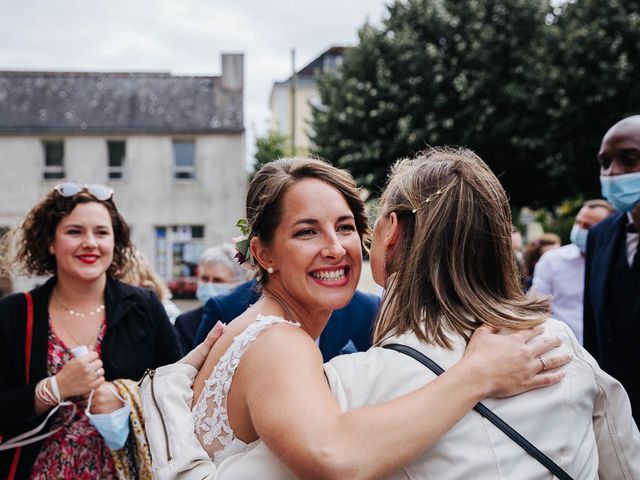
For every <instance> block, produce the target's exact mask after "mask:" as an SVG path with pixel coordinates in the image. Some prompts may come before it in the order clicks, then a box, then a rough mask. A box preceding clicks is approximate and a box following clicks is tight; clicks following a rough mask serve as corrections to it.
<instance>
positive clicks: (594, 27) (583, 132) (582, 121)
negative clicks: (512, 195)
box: [547, 0, 640, 198]
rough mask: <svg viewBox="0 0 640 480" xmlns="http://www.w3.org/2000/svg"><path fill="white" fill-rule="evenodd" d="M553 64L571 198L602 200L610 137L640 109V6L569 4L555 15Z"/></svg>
mask: <svg viewBox="0 0 640 480" xmlns="http://www.w3.org/2000/svg"><path fill="white" fill-rule="evenodd" d="M547 39H548V42H549V43H548V48H547V51H548V56H549V61H550V62H551V63H553V64H554V65H556V66H557V68H556V72H557V74H556V75H555V76H554V77H553V78H552V81H551V83H550V86H549V88H550V91H551V92H552V93H553V95H554V96H555V99H556V105H555V106H554V108H553V109H552V110H551V112H550V117H551V122H550V123H551V124H552V125H553V129H552V130H551V140H550V145H551V146H552V148H553V152H554V154H555V163H556V165H558V166H559V167H560V168H559V169H558V170H557V171H556V174H557V176H558V177H559V181H560V188H562V189H563V190H564V191H565V192H566V196H567V197H570V196H575V195H576V194H582V195H583V196H584V197H586V198H593V197H599V196H600V186H599V183H598V164H597V161H596V154H597V152H598V149H599V146H600V141H601V140H602V136H603V135H604V133H605V132H606V131H607V129H608V128H609V127H611V126H612V125H613V124H614V123H615V122H617V121H618V120H620V119H622V118H624V117H626V116H628V115H632V114H637V113H639V109H640V82H639V81H638V79H640V64H639V63H638V59H640V2H639V1H637V0H610V1H600V0H579V1H575V0H572V1H569V2H566V3H564V4H562V7H560V8H557V9H556V10H555V11H554V16H553V23H552V28H551V33H550V35H549V36H548V38H547Z"/></svg>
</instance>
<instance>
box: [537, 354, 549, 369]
mask: <svg viewBox="0 0 640 480" xmlns="http://www.w3.org/2000/svg"><path fill="white" fill-rule="evenodd" d="M538 359H539V360H540V363H542V370H540V371H541V372H544V371H545V370H546V369H547V362H545V361H544V358H542V357H538Z"/></svg>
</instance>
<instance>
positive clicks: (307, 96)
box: [269, 47, 345, 152]
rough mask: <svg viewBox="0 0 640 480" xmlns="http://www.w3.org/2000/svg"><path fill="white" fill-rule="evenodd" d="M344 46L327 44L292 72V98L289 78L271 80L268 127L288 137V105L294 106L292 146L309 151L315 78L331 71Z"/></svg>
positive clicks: (317, 102)
mask: <svg viewBox="0 0 640 480" xmlns="http://www.w3.org/2000/svg"><path fill="white" fill-rule="evenodd" d="M344 51H345V47H331V48H329V49H328V50H326V51H324V52H323V53H322V54H321V55H320V56H318V57H317V58H316V59H314V60H313V61H312V62H311V63H309V64H308V65H306V66H305V67H304V68H302V69H301V70H299V71H298V72H297V74H296V85H295V86H296V88H295V98H294V101H293V102H292V101H291V100H292V88H291V83H292V78H291V77H289V78H288V79H287V80H284V81H282V82H275V83H274V84H273V88H272V89H271V97H270V99H269V108H270V109H271V125H270V129H271V131H275V132H278V133H280V134H282V135H285V136H287V137H289V139H291V136H292V129H291V119H292V106H294V107H295V122H294V123H295V125H294V126H295V128H294V132H295V134H294V135H295V150H296V151H299V152H306V151H309V150H310V148H311V140H310V131H311V118H312V116H311V108H312V106H315V107H319V106H320V105H321V102H320V95H319V93H318V87H317V84H316V78H317V77H318V76H319V75H323V74H324V73H327V72H332V71H333V70H335V69H336V67H337V66H338V65H340V63H342V56H343V54H344Z"/></svg>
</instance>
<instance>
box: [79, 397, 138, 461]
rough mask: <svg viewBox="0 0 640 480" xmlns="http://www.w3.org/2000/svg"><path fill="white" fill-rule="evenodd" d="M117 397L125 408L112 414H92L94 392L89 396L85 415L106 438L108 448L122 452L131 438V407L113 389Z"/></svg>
mask: <svg viewBox="0 0 640 480" xmlns="http://www.w3.org/2000/svg"><path fill="white" fill-rule="evenodd" d="M113 391H114V393H115V394H116V396H117V397H118V398H119V399H120V400H122V401H123V402H124V406H123V407H121V408H119V409H118V410H114V411H113V412H111V413H91V412H90V411H89V409H90V408H91V400H92V399H93V391H91V394H90V395H89V401H88V402H87V408H86V409H85V411H84V413H85V414H86V415H87V417H88V418H89V422H91V425H93V426H94V427H95V428H96V430H98V432H99V433H100V435H102V438H104V441H105V443H106V444H107V447H109V448H110V449H111V450H120V449H121V448H122V447H124V444H125V443H127V438H128V437H129V413H130V412H131V407H130V406H129V404H128V403H127V402H126V401H125V400H124V399H123V398H122V397H121V396H120V395H119V394H118V392H116V391H115V388H114V389H113Z"/></svg>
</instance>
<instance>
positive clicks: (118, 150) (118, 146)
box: [107, 140, 126, 180]
mask: <svg viewBox="0 0 640 480" xmlns="http://www.w3.org/2000/svg"><path fill="white" fill-rule="evenodd" d="M107 150H108V151H109V169H108V171H109V180H118V179H121V178H123V176H124V157H125V153H126V148H125V143H124V142H123V141H113V140H109V141H108V142H107Z"/></svg>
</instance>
